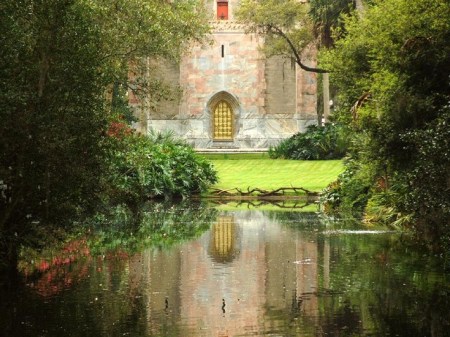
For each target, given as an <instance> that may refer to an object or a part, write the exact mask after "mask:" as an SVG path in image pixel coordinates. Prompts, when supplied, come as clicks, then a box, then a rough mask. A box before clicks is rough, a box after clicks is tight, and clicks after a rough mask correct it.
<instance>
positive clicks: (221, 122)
mask: <svg viewBox="0 0 450 337" xmlns="http://www.w3.org/2000/svg"><path fill="white" fill-rule="evenodd" d="M213 114H214V117H213V120H214V124H213V128H214V130H213V139H214V140H219V141H220V140H226V141H230V140H233V109H232V108H231V106H230V105H229V104H228V103H227V102H226V101H223V100H222V101H220V102H219V103H217V104H216V106H215V107H214V112H213Z"/></svg>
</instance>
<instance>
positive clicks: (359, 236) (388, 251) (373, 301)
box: [0, 210, 450, 337]
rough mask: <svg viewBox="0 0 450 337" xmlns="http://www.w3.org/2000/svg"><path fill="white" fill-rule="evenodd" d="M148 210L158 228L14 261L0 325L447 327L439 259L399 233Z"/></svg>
mask: <svg viewBox="0 0 450 337" xmlns="http://www.w3.org/2000/svg"><path fill="white" fill-rule="evenodd" d="M153 221H160V222H161V224H160V225H161V226H162V227H161V226H160V227H158V230H159V232H158V233H159V234H160V237H155V236H152V237H151V239H150V238H149V236H148V233H147V232H146V231H145V229H142V228H140V227H139V228H135V229H134V231H133V232H132V233H131V234H129V236H128V237H124V235H123V234H120V233H123V232H126V230H127V229H126V228H119V229H118V230H117V231H116V233H115V234H113V235H112V236H108V235H109V234H105V233H103V234H101V235H99V236H97V239H96V240H92V239H89V238H84V239H79V240H74V241H73V242H72V243H70V244H68V245H66V246H65V247H64V248H63V249H62V250H60V251H59V252H53V253H52V254H51V256H50V257H49V256H47V257H46V258H36V257H34V258H33V261H32V262H29V261H28V262H26V261H25V262H23V264H22V270H23V273H24V275H26V280H27V281H26V283H27V284H26V286H17V289H16V290H15V291H10V292H8V293H3V294H1V296H2V297H1V304H0V328H1V329H0V336H14V337H15V336H206V337H210V336H220V337H225V336H449V335H450V299H449V297H450V274H449V270H450V267H449V266H448V264H447V263H448V262H446V260H445V259H444V258H442V257H436V256H428V255H427V254H424V253H423V252H420V251H415V250H413V249H411V248H407V246H406V245H404V244H402V242H401V241H402V238H401V235H400V234H398V233H390V232H375V231H364V230H360V229H358V230H351V229H350V230H349V229H345V230H344V229H336V228H331V227H329V226H327V225H326V224H324V222H323V221H321V220H320V219H319V218H318V216H317V215H316V214H314V213H299V212H286V211H284V212H275V211H270V212H269V211H260V210H247V211H242V210H236V211H218V212H215V213H214V215H213V216H209V217H206V218H205V217H199V216H197V215H195V216H194V218H193V219H188V218H186V217H184V218H182V219H181V220H180V223H174V222H168V220H167V217H164V216H162V217H156V220H155V219H153ZM196 222H198V223H196ZM200 222H202V223H200ZM193 225H195V230H194V232H195V234H194V235H192V233H191V232H189V231H187V233H188V234H187V235H186V236H184V237H183V235H178V232H179V231H183V230H186V228H190V227H189V226H191V227H192V226H193ZM152 226H155V224H154V223H153V224H152ZM152 228H153V232H155V231H158V230H155V228H156V227H152ZM161 228H163V229H164V230H163V229H161ZM153 232H152V233H153ZM152 235H153V234H152ZM171 236H172V237H176V238H178V239H174V240H170V239H169V237H171ZM99 237H100V239H99ZM130 238H133V240H131V239H130ZM165 238H167V240H166V239H165ZM165 240H166V241H165ZM152 242H153V243H152ZM155 242H156V243H158V245H157V246H155V245H154V243H155ZM33 268H34V269H33ZM36 270H37V271H36Z"/></svg>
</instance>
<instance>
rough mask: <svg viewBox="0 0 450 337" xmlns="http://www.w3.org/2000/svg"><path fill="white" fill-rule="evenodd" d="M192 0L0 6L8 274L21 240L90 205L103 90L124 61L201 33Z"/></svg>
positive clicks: (0, 179)
mask: <svg viewBox="0 0 450 337" xmlns="http://www.w3.org/2000/svg"><path fill="white" fill-rule="evenodd" d="M197 3H198V2H197V1H195V0H174V1H165V0H140V1H139V0H127V1H125V0H23V1H16V0H6V1H3V2H2V3H1V4H0V45H1V52H0V78H1V80H0V120H1V121H2V123H0V270H7V269H8V270H11V271H12V272H14V270H15V268H16V262H17V254H18V249H19V247H20V246H21V245H22V244H31V243H32V242H33V241H34V239H35V238H36V237H39V235H38V234H40V233H42V232H43V231H44V230H45V229H47V228H49V227H52V226H56V227H64V226H70V225H71V223H72V220H74V219H75V218H76V217H77V216H78V215H79V214H80V213H81V212H87V211H89V210H90V209H92V207H93V206H94V205H95V201H96V200H98V198H99V195H100V192H101V175H102V173H103V172H104V171H105V158H106V152H105V134H106V129H107V124H108V119H109V114H110V110H111V104H110V103H111V100H110V99H108V100H105V98H107V97H108V95H105V92H107V89H108V88H112V87H113V85H112V84H113V83H114V82H120V83H126V80H127V77H128V70H129V68H128V65H129V63H130V62H133V61H136V62H137V61H139V60H140V59H141V58H143V57H148V56H153V57H154V56H157V55H162V56H165V57H167V56H171V57H176V56H177V55H178V51H179V48H180V47H181V45H182V44H183V43H185V42H189V40H191V39H201V36H202V35H203V33H204V32H205V31H207V29H208V27H207V24H206V23H205V22H206V21H205V17H204V16H203V15H202V11H201V10H200V9H199V8H200V7H197ZM142 83H143V84H142V85H141V87H142V88H144V89H145V88H146V87H145V85H146V83H145V82H142ZM147 87H148V88H155V87H154V86H153V87H152V86H150V85H147ZM35 243H38V242H35Z"/></svg>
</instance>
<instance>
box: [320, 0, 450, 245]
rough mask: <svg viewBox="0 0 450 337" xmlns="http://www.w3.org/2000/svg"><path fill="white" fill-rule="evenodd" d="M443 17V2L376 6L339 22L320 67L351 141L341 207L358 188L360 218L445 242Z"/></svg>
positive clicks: (449, 54)
mask: <svg viewBox="0 0 450 337" xmlns="http://www.w3.org/2000/svg"><path fill="white" fill-rule="evenodd" d="M448 17H450V4H449V2H448V1H446V0H435V1H432V2H430V1H427V0H417V1H413V2H411V1H407V0H383V1H382V0H379V1H374V2H373V4H372V5H370V6H369V5H368V6H366V7H365V10H364V15H362V16H354V17H351V18H348V19H347V20H346V22H345V29H346V34H345V36H343V38H342V39H340V40H339V41H337V42H336V48H335V49H334V50H330V51H328V52H326V53H325V55H324V56H323V58H322V62H323V63H324V64H326V66H327V67H330V68H331V69H332V70H333V72H332V73H331V75H332V80H333V82H334V83H335V84H336V85H337V86H338V88H339V92H340V101H341V109H340V110H339V111H338V112H337V113H336V115H337V118H339V120H341V121H342V122H345V123H348V124H350V125H351V126H352V127H353V130H354V136H355V138H356V137H357V140H358V141H356V142H354V144H355V148H354V150H355V151H354V154H353V158H354V160H353V162H352V167H351V168H349V171H348V175H347V178H346V179H347V181H346V183H344V184H343V190H344V193H347V196H348V199H349V200H348V201H349V204H354V203H355V200H356V199H359V200H361V194H360V193H355V191H356V189H355V188H354V187H355V186H356V185H355V182H356V181H357V180H358V181H359V182H363V183H364V184H366V186H367V187H368V189H366V190H365V191H364V192H363V194H366V200H367V199H369V202H368V203H363V206H366V205H368V206H367V207H365V211H366V213H367V214H370V213H371V212H372V214H371V215H373V211H374V210H375V209H378V212H379V214H383V216H384V218H385V219H388V222H390V223H393V222H395V223H398V224H399V223H403V224H408V225H409V226H413V228H415V229H416V230H417V231H418V232H419V233H420V235H421V239H429V240H430V241H434V242H438V241H439V240H447V243H450V239H449V238H450V234H449V233H450V230H449V227H448V226H449V224H448V214H450V199H449V198H448V189H449V188H450V186H449V182H450V177H449V172H450V171H449V170H448V168H449V167H450V153H449V148H450V146H449V137H448V127H444V125H446V123H448V119H449V112H450V111H449V105H448V102H449V101H450V95H449V93H450V82H449V80H448V79H449V77H450V47H449V45H448V40H449V38H450V22H449V20H448ZM348 177H353V178H350V179H348ZM358 184H359V183H358ZM352 189H353V190H352ZM367 191H369V193H368V194H367ZM380 210H381V211H380Z"/></svg>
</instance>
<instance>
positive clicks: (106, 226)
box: [90, 201, 217, 253]
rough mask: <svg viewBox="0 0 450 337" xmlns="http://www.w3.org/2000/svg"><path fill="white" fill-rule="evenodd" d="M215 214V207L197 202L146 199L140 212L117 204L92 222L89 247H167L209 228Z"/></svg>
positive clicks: (98, 251)
mask: <svg viewBox="0 0 450 337" xmlns="http://www.w3.org/2000/svg"><path fill="white" fill-rule="evenodd" d="M216 216H217V211H216V210H214V209H211V208H207V207H205V205H204V204H202V203H200V202H196V203H193V202H188V201H184V202H180V203H178V204H172V203H156V202H149V203H146V204H144V205H143V206H142V207H141V208H140V209H139V212H131V211H130V210H129V209H127V208H125V207H123V206H120V207H117V208H115V209H113V210H112V211H111V212H110V214H108V215H107V216H106V217H103V218H102V219H101V220H102V221H100V222H97V223H96V224H95V227H94V235H92V236H91V240H90V246H91V249H92V250H93V251H94V252H96V253H101V252H105V251H108V250H115V249H117V248H120V249H123V250H126V251H128V252H135V251H139V250H142V249H143V248H145V247H149V246H170V245H172V244H174V243H177V242H180V241H184V240H188V239H192V238H194V237H197V236H198V235H200V234H201V233H203V232H204V231H206V230H207V229H209V227H210V225H211V222H213V221H214V219H215V218H216Z"/></svg>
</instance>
